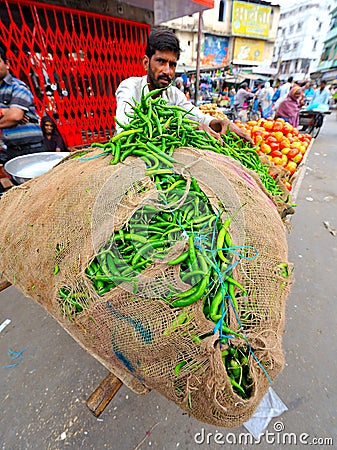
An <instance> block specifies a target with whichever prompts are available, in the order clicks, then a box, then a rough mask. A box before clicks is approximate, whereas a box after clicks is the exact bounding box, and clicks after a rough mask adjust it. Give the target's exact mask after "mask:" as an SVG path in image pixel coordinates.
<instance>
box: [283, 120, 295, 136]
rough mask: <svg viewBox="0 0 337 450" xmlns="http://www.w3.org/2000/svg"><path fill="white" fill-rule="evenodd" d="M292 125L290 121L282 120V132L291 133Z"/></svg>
mask: <svg viewBox="0 0 337 450" xmlns="http://www.w3.org/2000/svg"><path fill="white" fill-rule="evenodd" d="M293 129H294V127H293V126H292V125H290V123H288V122H284V124H283V130H282V131H283V134H288V133H291V132H292V131H293Z"/></svg>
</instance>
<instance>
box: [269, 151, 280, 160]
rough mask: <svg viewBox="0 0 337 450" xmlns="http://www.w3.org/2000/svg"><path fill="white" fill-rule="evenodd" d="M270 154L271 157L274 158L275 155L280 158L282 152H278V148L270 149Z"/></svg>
mask: <svg viewBox="0 0 337 450" xmlns="http://www.w3.org/2000/svg"><path fill="white" fill-rule="evenodd" d="M270 155H271V157H272V158H275V156H277V157H279V158H282V153H281V152H280V150H273V149H272V151H271V153H270Z"/></svg>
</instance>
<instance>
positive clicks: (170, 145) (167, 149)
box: [59, 90, 282, 399]
mask: <svg viewBox="0 0 337 450" xmlns="http://www.w3.org/2000/svg"><path fill="white" fill-rule="evenodd" d="M159 92H160V90H158V91H151V92H150V93H149V94H147V95H144V94H143V95H142V99H141V101H140V103H136V104H135V105H134V106H133V113H132V114H130V122H129V123H128V124H127V125H123V124H119V125H120V126H121V127H122V128H123V131H122V132H121V133H119V134H118V135H116V136H114V137H112V138H111V139H110V140H109V142H107V143H106V144H93V146H95V147H101V148H103V153H102V155H111V160H110V163H111V164H118V163H120V162H123V161H124V160H125V159H126V158H127V156H129V155H133V156H138V157H140V158H141V159H142V160H143V161H144V162H145V164H146V174H147V175H148V176H149V177H151V179H152V181H153V182H154V183H155V186H156V189H157V191H158V196H159V200H160V202H161V205H162V206H158V205H157V206H154V205H152V204H147V205H143V206H141V207H140V208H139V209H138V210H137V211H136V212H135V214H134V215H133V216H132V218H131V219H130V220H129V222H128V223H126V224H125V225H124V226H123V227H122V229H120V230H119V231H118V232H116V233H115V234H114V235H113V236H111V238H110V239H109V240H108V242H107V243H106V244H105V245H104V246H102V248H101V249H100V250H99V251H98V253H97V254H96V255H95V257H94V258H93V260H92V261H91V263H90V264H89V266H88V267H87V268H86V270H85V274H86V276H87V277H88V279H89V280H90V281H91V283H92V286H93V288H94V289H95V291H96V292H97V294H98V295H99V296H103V295H104V294H106V293H107V292H109V291H110V290H111V289H113V288H115V287H116V286H118V285H120V284H122V283H128V285H129V286H132V291H133V293H134V294H135V295H137V292H138V289H139V285H138V278H137V277H138V276H139V275H140V274H141V273H142V272H143V271H144V270H145V269H146V268H148V267H149V266H151V265H152V264H153V263H154V262H155V261H156V260H163V259H165V261H166V262H167V264H168V265H170V266H175V265H178V264H179V265H180V268H179V270H180V272H179V273H180V278H181V280H182V281H183V282H184V283H186V285H187V286H189V287H188V288H187V289H186V290H185V291H183V292H179V291H177V290H176V289H174V288H173V287H170V288H167V291H166V292H165V294H164V295H163V297H162V300H163V301H165V302H167V303H168V304H169V305H170V307H172V308H185V307H187V306H189V305H192V304H193V303H195V302H197V301H199V300H201V301H202V304H203V312H204V315H205V317H206V318H207V319H208V320H210V321H212V322H213V323H214V330H213V333H216V332H219V343H220V347H221V352H222V353H221V354H222V359H223V363H224V366H225V368H226V371H227V374H228V377H229V379H230V382H231V384H232V386H233V389H234V391H235V392H236V393H237V394H238V395H239V396H240V397H241V398H244V399H246V398H249V396H250V395H251V391H252V381H251V378H250V372H249V363H248V361H249V358H250V357H251V354H250V352H251V349H250V346H249V343H248V341H247V338H246V336H245V334H244V331H243V329H242V327H241V326H240V327H239V328H238V329H235V330H234V329H231V328H230V323H229V311H230V309H233V310H234V313H235V315H236V317H237V318H238V313H239V305H238V299H239V298H242V297H244V296H246V295H247V291H246V289H245V288H244V287H243V286H242V285H241V284H240V283H239V282H238V281H237V280H235V279H234V278H233V271H232V269H233V267H234V266H233V264H232V262H233V254H234V253H235V255H236V256H238V255H239V257H246V256H247V255H246V254H245V250H244V249H243V250H242V249H241V248H240V249H238V247H236V245H235V243H234V242H232V239H231V233H230V226H231V223H232V220H233V215H231V214H233V212H231V213H229V212H227V211H226V207H225V205H222V204H221V202H219V204H218V211H215V209H214V205H211V204H210V202H209V199H208V198H207V196H206V195H205V193H204V192H203V191H202V190H201V188H200V186H199V184H198V182H197V180H196V179H195V178H193V177H191V178H190V182H189V183H188V181H187V179H186V178H185V177H184V176H183V175H181V174H177V173H175V172H174V170H173V165H174V163H175V162H176V161H175V159H174V151H175V149H177V148H179V147H183V146H186V147H193V148H198V149H200V150H211V151H214V152H217V153H221V154H224V155H227V156H230V157H232V158H234V159H236V160H238V161H240V162H241V163H242V164H243V165H244V166H245V167H247V168H249V169H252V170H254V171H255V172H257V173H258V175H259V176H260V178H261V181H262V182H263V184H264V185H265V187H266V188H267V189H268V191H269V192H270V193H271V194H272V195H279V194H282V191H281V190H280V189H279V188H278V186H277V184H276V182H275V180H274V179H273V178H272V177H270V176H269V175H268V168H267V167H266V166H264V165H263V164H262V163H261V161H260V159H259V156H258V154H257V153H256V151H255V150H254V148H253V147H252V146H251V144H249V143H247V142H246V141H243V140H242V139H240V138H238V136H236V135H234V134H233V133H231V132H230V131H227V133H226V134H225V135H223V136H222V138H223V142H222V143H221V142H220V141H218V140H217V139H215V138H213V137H212V136H211V135H210V134H208V133H207V132H205V131H201V130H198V126H199V124H198V123H197V122H194V121H191V120H189V119H188V118H187V117H186V114H187V112H186V111H185V110H184V109H182V108H180V107H178V106H169V105H167V103H166V101H165V100H164V99H163V98H162V97H161V96H158V97H156V95H157V94H158V93H159ZM182 198H184V201H183V202H181V204H180V205H179V208H175V207H174V205H176V204H177V203H179V201H180V199H182ZM222 217H226V219H225V220H224V222H222V220H221V218H222ZM179 240H181V241H184V242H185V250H184V251H183V253H181V254H180V255H179V256H178V257H176V258H172V259H168V254H169V251H170V249H172V246H173V244H174V243H176V242H177V241H179ZM240 252H241V253H240ZM83 295H84V294H82V293H81V295H79V294H74V293H71V292H70V291H69V290H67V289H65V288H61V289H60V291H59V302H60V305H61V306H62V308H63V312H66V313H67V315H68V317H69V318H70V319H71V320H74V318H75V317H76V315H77V314H80V313H81V312H82V310H83V305H81V299H82V297H83ZM65 305H67V308H66V309H65ZM188 320H189V318H188V314H186V313H185V312H184V309H177V316H176V319H175V320H174V321H173V323H172V324H171V326H170V327H169V328H168V329H167V330H165V332H164V334H170V333H174V332H179V327H181V326H182V327H183V326H184V324H186V323H187V321H188ZM238 322H239V323H240V321H238ZM233 337H239V338H241V339H242V340H243V342H246V343H247V346H242V347H241V348H236V347H234V346H233V345H232V344H231V340H232V338H233ZM202 338H203V337H202V336H201V337H200V336H197V335H195V336H193V337H192V339H193V341H194V342H200V341H201V339H202ZM186 364H187V362H186V361H181V362H180V363H179V364H177V366H176V367H175V376H176V377H179V376H180V372H181V371H183V370H184V366H185V365H186Z"/></svg>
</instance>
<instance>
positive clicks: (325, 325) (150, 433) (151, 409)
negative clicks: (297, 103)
mask: <svg viewBox="0 0 337 450" xmlns="http://www.w3.org/2000/svg"><path fill="white" fill-rule="evenodd" d="M336 173H337V116H336V112H335V111H334V112H333V113H332V114H331V115H330V116H327V118H326V120H325V123H324V125H323V127H322V129H321V132H320V134H319V136H318V137H317V139H316V140H315V142H314V144H313V146H312V149H311V152H310V154H309V157H308V159H307V161H306V169H305V173H304V176H303V178H302V179H301V180H300V181H301V183H300V186H299V189H298V191H297V195H296V199H295V200H296V203H297V206H296V208H295V214H294V215H293V216H292V217H291V221H290V230H289V232H288V234H287V238H288V245H289V260H290V261H291V262H292V263H293V265H294V284H293V285H292V289H291V293H290V296H289V298H288V301H287V307H286V326H285V333H284V339H283V348H284V354H285V359H286V365H285V368H284V370H283V372H282V373H281V374H280V375H279V376H278V377H277V378H276V380H275V382H274V383H273V386H272V388H273V390H274V391H275V392H276V394H277V395H278V396H279V397H280V398H281V400H282V401H283V403H284V404H285V405H286V407H287V408H288V410H287V411H285V412H284V413H282V414H281V415H280V416H279V417H275V418H273V419H272V420H271V422H270V423H269V425H268V427H267V429H266V432H265V435H264V436H263V437H262V438H261V442H260V443H259V442H257V443H254V442H250V443H249V441H247V440H245V439H247V434H249V433H248V432H247V430H246V428H244V427H240V428H236V429H221V428H217V427H214V426H210V425H207V424H204V423H202V422H198V421H197V420H195V419H194V418H191V417H189V416H188V415H187V414H186V413H184V412H183V411H182V410H181V409H180V408H179V407H178V406H176V405H175V404H174V403H172V402H170V401H168V400H167V399H166V398H164V397H163V396H161V395H160V394H158V393H156V392H153V391H152V392H150V393H148V394H146V395H144V396H140V395H136V394H134V393H133V392H132V391H130V390H129V389H128V388H127V387H126V386H124V385H123V386H122V387H121V389H120V390H119V391H118V392H117V394H116V395H115V397H114V398H113V400H112V401H111V402H110V403H109V405H108V406H107V408H106V409H105V411H104V412H103V414H102V415H101V416H100V417H99V418H96V417H95V416H94V415H93V414H92V413H91V412H90V411H89V409H88V407H87V406H86V399H87V398H88V397H89V395H90V394H91V393H92V392H93V391H94V389H95V388H96V387H97V386H98V385H99V384H100V382H101V381H102V380H103V379H104V378H105V376H106V375H107V374H108V371H107V369H106V368H105V367H103V366H102V365H101V364H100V363H99V362H98V361H97V360H96V359H95V358H94V357H92V356H91V355H89V353H87V352H86V351H85V350H83V349H82V348H81V347H80V346H79V345H78V344H77V343H76V342H75V341H74V340H73V339H72V338H71V337H70V336H69V335H68V334H67V333H66V332H65V331H64V330H63V329H62V328H61V327H60V326H59V325H58V323H57V322H56V321H55V320H54V319H53V318H52V317H51V316H49V315H48V314H47V313H46V312H45V310H44V309H43V308H42V307H41V306H40V305H38V304H37V303H35V302H34V301H33V300H31V299H29V298H26V297H25V296H24V295H23V294H22V293H20V292H19V291H18V290H17V289H16V288H15V287H13V286H10V287H9V288H7V289H6V290H4V291H2V292H1V293H0V324H1V323H3V322H4V321H5V320H6V319H10V320H11V323H10V324H9V325H8V326H6V327H5V328H4V329H3V330H2V331H1V332H0V412H1V414H0V448H1V449H2V450H25V449H48V450H49V449H50V450H56V449H57V450H58V449H66V448H71V449H81V450H87V449H88V450H89V449H95V450H101V449H111V450H139V449H141V450H144V449H156V450H157V449H160V450H174V449H181V450H189V449H196V448H200V449H214V450H215V449H220V448H224V447H226V448H232V449H243V448H245V449H247V448H253V447H257V448H259V447H260V448H263V449H267V448H271V447H272V448H278V449H288V448H301V447H303V448H307V447H308V445H310V444H311V445H314V446H315V448H316V447H318V448H324V449H326V448H333V447H337V428H336V414H337V376H336V375H337V358H336V354H337V352H336V350H337V336H336V330H337V313H336V310H337V284H336V279H337V275H336V269H337V264H336V261H337V236H336V235H335V234H334V230H333V229H334V228H335V229H337V176H336ZM324 223H325V225H324ZM329 225H330V230H329V229H328V228H327V226H329ZM216 432H218V433H219V434H216ZM244 434H245V435H244ZM249 436H250V437H251V435H249ZM295 444H296V445H295Z"/></svg>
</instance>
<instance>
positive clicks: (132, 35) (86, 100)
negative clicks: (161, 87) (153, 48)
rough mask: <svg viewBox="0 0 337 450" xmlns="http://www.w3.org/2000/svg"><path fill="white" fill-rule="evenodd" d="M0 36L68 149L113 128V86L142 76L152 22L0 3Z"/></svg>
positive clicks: (104, 136) (107, 133) (17, 74)
mask: <svg viewBox="0 0 337 450" xmlns="http://www.w3.org/2000/svg"><path fill="white" fill-rule="evenodd" d="M0 16H1V19H0V39H1V41H2V45H3V46H5V47H6V49H7V55H8V59H9V60H10V68H11V72H12V74H13V75H14V76H15V77H17V78H20V79H21V80H23V81H25V82H26V83H27V84H28V85H29V86H30V88H31V89H32V91H33V93H34V96H35V101H36V106H37V111H38V113H39V114H40V116H42V115H44V114H45V113H47V114H49V115H51V116H53V117H54V118H55V119H56V122H57V123H58V126H59V129H60V131H61V133H62V135H63V136H64V138H65V140H66V142H67V144H68V146H74V145H81V144H89V143H91V142H95V141H104V140H107V139H108V138H109V136H111V135H112V133H113V130H114V115H115V111H116V99H115V90H116V88H117V86H118V84H119V83H120V82H121V81H122V80H123V79H125V78H127V77H129V76H132V75H143V74H144V70H143V66H142V57H143V55H144V51H145V45H146V40H147V36H148V33H149V31H150V26H149V25H147V24H143V23H137V22H131V21H128V20H123V19H119V18H114V17H110V16H103V15H100V14H95V13H88V12H84V11H78V10H72V9H69V8H64V7H59V6H52V5H47V4H42V3H36V2H31V1H22V0H17V1H7V0H2V1H1V3H0Z"/></svg>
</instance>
